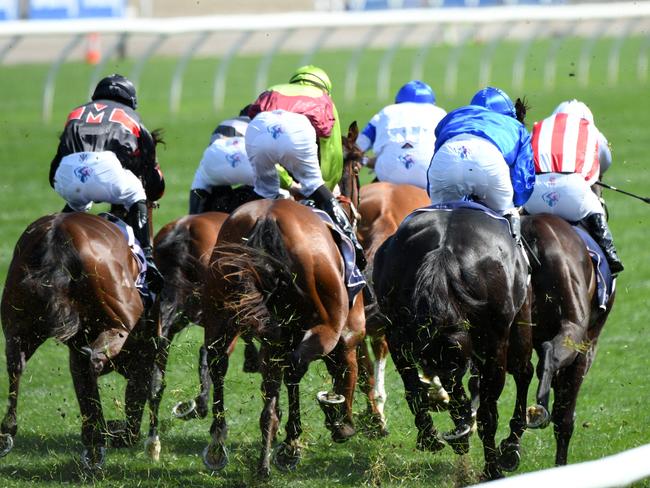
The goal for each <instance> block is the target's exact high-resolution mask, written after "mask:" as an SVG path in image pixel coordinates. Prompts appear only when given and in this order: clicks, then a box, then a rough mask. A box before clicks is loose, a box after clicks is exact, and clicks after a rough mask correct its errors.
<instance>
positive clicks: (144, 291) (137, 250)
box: [98, 212, 156, 308]
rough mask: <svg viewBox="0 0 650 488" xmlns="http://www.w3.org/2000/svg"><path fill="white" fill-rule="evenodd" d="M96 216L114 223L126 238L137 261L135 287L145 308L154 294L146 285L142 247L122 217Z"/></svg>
mask: <svg viewBox="0 0 650 488" xmlns="http://www.w3.org/2000/svg"><path fill="white" fill-rule="evenodd" d="M98 217H101V218H103V219H105V220H107V221H109V222H111V223H112V224H115V225H116V226H117V228H118V229H119V230H120V232H121V233H122V235H123V236H124V238H125V239H126V243H127V245H128V246H129V249H130V250H131V254H132V255H133V257H134V258H135V261H136V263H138V276H137V277H136V279H135V287H136V288H137V290H138V292H139V293H140V297H141V298H142V302H143V303H144V306H145V308H148V307H149V306H151V305H152V304H153V302H154V301H155V299H156V295H155V293H153V292H152V291H151V290H150V289H149V287H148V286H147V281H146V276H147V260H146V259H145V257H144V251H143V250H142V247H140V243H139V242H138V240H137V239H136V238H135V235H134V234H133V229H132V228H131V226H130V225H128V224H127V223H126V222H124V221H123V220H122V219H120V218H119V217H116V216H115V215H113V214H111V213H108V212H102V213H100V214H98Z"/></svg>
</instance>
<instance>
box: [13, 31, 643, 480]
mask: <svg viewBox="0 0 650 488" xmlns="http://www.w3.org/2000/svg"><path fill="white" fill-rule="evenodd" d="M609 42H610V41H600V42H599V43H598V44H597V45H596V48H595V49H594V51H593V53H594V54H593V56H594V59H593V60H592V63H591V84H590V85H589V86H588V87H582V86H580V85H579V83H578V81H577V79H576V77H575V71H576V70H575V64H576V61H577V59H578V56H579V52H580V47H581V44H580V43H579V42H578V41H575V40H569V41H567V42H565V43H564V44H563V48H562V50H561V51H560V55H559V58H558V77H557V83H556V86H555V88H554V89H553V90H552V91H548V90H545V89H544V87H543V84H542V77H543V63H544V59H545V55H546V53H547V50H548V43H545V42H539V43H536V44H535V45H534V46H533V49H532V50H531V52H530V54H529V57H528V58H527V72H526V87H525V90H524V93H523V94H525V95H526V96H527V97H528V100H529V102H530V105H531V107H532V108H531V111H530V113H529V117H528V120H529V121H531V122H532V121H534V120H538V119H540V118H543V117H544V116H546V115H547V114H548V113H549V112H550V111H551V110H552V108H553V107H554V106H555V105H557V103H559V102H560V101H561V100H564V99H569V98H578V99H581V100H583V101H585V102H587V103H588V104H589V105H590V107H591V108H592V109H593V112H594V114H595V118H596V122H597V124H598V126H599V128H600V129H601V130H602V131H603V132H604V133H605V134H606V135H607V137H608V138H609V140H610V142H611V144H612V150H613V154H614V164H613V167H612V168H611V169H610V171H609V172H608V174H607V178H606V181H607V182H608V183H610V184H613V185H614V186H617V187H621V188H624V189H626V190H628V191H631V192H634V193H638V194H641V195H645V194H646V193H647V192H648V188H650V185H649V179H650V176H649V173H648V171H647V169H646V165H647V164H648V162H647V161H646V160H645V158H646V150H647V147H648V143H649V139H650V137H649V135H648V127H649V126H650V115H649V114H648V111H647V104H646V103H645V102H644V101H645V100H646V99H647V90H648V86H647V84H643V83H640V82H638V81H637V79H636V71H635V70H636V65H635V61H636V54H637V51H638V48H639V44H640V41H639V40H638V39H630V40H628V41H627V42H626V43H625V44H624V46H623V50H622V54H621V59H622V62H621V73H620V77H619V82H618V84H617V85H616V86H615V87H611V86H608V85H607V83H606V81H604V80H606V71H605V70H606V54H607V53H608V51H609V47H610V44H609ZM499 49H500V50H499V55H498V56H497V57H496V58H495V62H494V66H493V69H492V78H491V80H490V83H491V84H494V85H496V86H501V87H503V88H505V89H506V90H507V91H509V92H510V94H511V95H512V96H518V95H520V94H518V93H514V92H511V90H509V85H510V76H511V75H510V74H511V68H510V66H511V62H512V59H513V58H514V55H515V52H516V49H517V47H516V46H515V45H510V44H503V45H502V46H501V47H500V48H499ZM482 51H483V46H481V45H474V46H469V47H468V48H467V50H466V51H465V53H464V55H463V57H462V58H461V64H460V69H459V77H458V78H459V81H458V87H457V90H456V93H457V95H455V96H453V97H450V96H447V95H446V94H445V93H444V92H442V81H443V75H442V73H444V66H445V62H446V60H447V56H448V53H449V49H448V48H445V47H440V48H434V49H432V50H431V51H430V53H429V54H428V58H427V62H426V63H425V66H426V70H425V76H424V79H425V80H426V81H427V82H429V83H430V84H431V85H432V86H433V87H434V89H436V91H437V92H438V104H439V105H441V106H442V107H444V108H446V109H448V110H450V109H453V108H454V107H456V106H458V105H461V104H463V103H466V102H467V100H469V99H470V97H471V95H472V94H473V93H474V91H475V90H476V89H477V88H478V86H477V84H476V83H477V82H476V80H477V79H478V62H477V60H478V59H480V56H481V53H482ZM381 55H382V53H379V52H372V51H370V52H367V53H366V54H365V55H364V57H363V59H362V66H361V71H360V77H359V86H358V90H357V92H358V98H357V100H356V101H355V102H354V103H351V104H345V102H344V98H343V93H342V91H341V90H342V87H343V80H344V75H345V69H346V65H347V59H348V58H349V56H350V53H348V52H325V53H320V54H319V55H318V56H317V58H316V59H315V62H316V63H317V64H319V65H321V66H323V67H324V68H325V69H326V70H327V71H328V72H329V73H330V75H331V77H332V80H333V82H334V98H335V101H336V102H337V105H338V108H339V112H340V114H341V119H342V125H343V126H344V127H347V125H348V124H349V123H350V122H351V121H352V120H358V121H359V123H360V124H361V125H362V126H363V125H364V124H365V123H366V122H367V121H368V120H369V118H370V117H371V116H372V115H373V114H374V113H375V112H376V111H377V110H379V108H381V106H383V104H385V103H387V102H388V100H383V101H377V100H376V97H375V84H376V80H375V76H374V73H376V72H377V68H378V66H379V61H380V59H381ZM414 55H415V51H412V50H401V51H400V52H399V53H398V55H397V56H396V58H395V59H396V61H395V63H394V67H393V76H392V92H394V91H395V90H396V89H397V88H398V87H399V86H400V85H401V84H402V83H404V82H406V81H408V79H407V78H406V77H407V76H408V73H409V72H410V69H409V68H410V62H411V60H412V57H413V56H414ZM298 60H299V57H298V56H291V55H283V56H280V57H278V58H276V59H275V60H274V62H273V65H272V68H271V72H270V76H269V80H270V82H271V83H276V82H281V81H284V80H285V79H286V78H287V77H288V74H289V73H290V72H291V71H292V69H293V68H294V67H295V66H296V64H297V63H298ZM341 60H344V62H341ZM257 62H258V60H257V59H255V58H242V59H237V60H235V61H234V62H233V66H232V68H231V74H230V76H229V80H228V91H227V101H226V106H225V108H224V110H223V111H220V112H219V113H214V110H213V109H212V102H211V90H212V79H213V76H214V67H215V60H201V59H199V60H194V61H192V62H191V64H190V66H189V69H188V72H187V74H186V76H185V90H184V94H183V98H182V104H181V111H180V113H179V114H178V115H176V116H172V115H171V114H170V113H169V109H168V93H169V86H170V81H171V77H172V73H173V71H174V65H175V60H170V59H164V58H160V59H153V60H151V61H150V63H149V64H148V65H147V67H146V70H145V73H144V75H143V78H142V80H141V84H140V90H139V93H140V96H139V99H140V107H141V110H140V111H141V114H142V116H143V119H144V121H145V123H146V125H147V126H148V127H149V128H150V129H153V128H156V127H164V128H165V129H166V134H167V136H166V141H167V145H166V146H165V147H163V149H162V150H161V151H160V155H159V157H160V161H161V164H162V166H163V169H164V171H165V174H166V177H167V182H168V190H167V192H166V195H165V196H164V198H163V199H162V200H161V207H160V209H159V210H157V211H156V213H155V223H156V228H160V227H161V226H162V225H163V224H164V223H166V222H168V221H170V220H172V219H174V218H176V217H178V216H180V215H183V214H184V213H185V212H186V210H187V194H188V190H189V184H190V182H191V180H192V177H193V174H194V170H195V168H196V165H197V164H198V161H199V159H200V157H201V154H202V151H203V149H204V148H205V145H206V144H207V141H208V138H209V134H210V132H211V131H212V129H213V128H214V126H215V124H216V122H217V121H218V120H221V119H224V118H227V117H229V116H231V115H233V114H234V113H236V112H237V111H238V110H239V108H240V107H242V106H243V105H245V104H246V103H248V102H249V101H250V100H251V99H252V97H254V95H255V94H254V93H253V83H254V81H253V78H254V76H252V75H251V73H254V72H255V67H256V64H257ZM130 68H131V63H130V61H129V60H126V61H118V62H111V63H109V65H108V67H107V71H118V72H124V73H128V72H129V71H130ZM47 69H48V67H47V66H44V65H23V66H3V69H2V76H0V94H1V95H0V106H1V107H2V111H1V113H0V133H1V134H2V136H1V138H0V167H1V168H2V178H1V179H0V275H1V276H5V274H6V270H7V266H8V264H9V262H10V260H11V254H12V252H13V246H14V244H15V242H16V240H17V239H18V236H19V235H20V233H21V232H22V231H23V230H24V229H25V227H26V226H27V225H28V224H29V223H30V222H31V221H33V220H35V219H36V218H37V217H39V216H41V215H43V214H46V213H51V212H54V211H57V210H58V209H60V208H61V207H62V205H63V202H62V201H61V200H60V198H59V197H58V195H56V194H55V193H54V192H53V191H52V190H51V189H50V188H49V186H48V183H47V174H48V169H49V161H50V159H51V157H52V156H53V154H54V152H55V149H56V144H57V135H58V133H59V132H60V130H61V129H62V124H63V121H64V120H65V116H66V114H67V112H68V111H69V110H70V109H71V108H72V107H73V106H75V105H77V104H81V103H84V102H85V101H86V94H87V89H88V86H87V83H88V81H87V80H88V78H89V75H90V73H91V68H89V67H88V66H85V65H82V64H73V63H71V64H68V65H65V66H64V67H63V69H62V71H61V73H60V74H59V77H58V84H57V93H56V98H55V104H54V117H53V122H52V123H51V124H44V123H43V122H42V121H41V100H42V81H43V80H45V77H46V74H47ZM27 80H29V82H27ZM366 177H367V176H366ZM606 197H607V200H608V203H609V208H610V214H611V216H612V217H611V227H612V231H613V233H614V237H615V241H616V244H617V246H618V247H619V250H620V255H621V257H622V259H623V261H624V263H625V265H626V268H627V269H626V271H625V272H624V273H623V274H622V276H621V278H620V280H619V282H618V297H617V303H616V305H615V307H614V311H613V313H612V314H611V316H610V319H609V321H608V324H607V325H606V327H605V329H604V332H603V334H602V336H601V341H600V345H599V353H598V358H597V360H596V361H595V364H594V366H593V368H592V371H591V372H590V373H589V375H588V376H587V379H586V381H585V383H584V385H583V388H582V392H581V397H580V399H579V402H578V407H577V420H576V430H575V433H574V436H573V440H572V443H571V448H570V462H578V461H584V460H591V459H597V458H600V457H602V456H606V455H608V454H613V453H616V452H619V451H621V450H624V449H628V448H631V447H635V446H638V445H640V444H643V443H645V442H648V439H650V427H649V426H648V425H650V423H649V422H648V420H650V415H649V414H648V413H647V412H648V410H647V407H646V405H647V402H648V400H649V399H650V387H649V386H648V382H647V380H646V367H647V364H648V362H647V359H646V355H647V351H648V350H649V348H650V339H649V336H650V334H648V332H649V330H648V322H647V310H648V288H649V287H650V266H649V265H648V264H647V256H648V254H647V248H646V247H645V246H646V244H644V239H645V238H647V231H646V228H645V225H647V223H648V212H650V209H649V208H648V207H647V206H646V205H645V204H643V203H642V202H639V201H637V200H633V199H631V198H629V197H626V196H623V195H619V194H616V193H612V192H609V193H606ZM201 339H202V331H201V330H200V329H198V328H196V327H194V328H191V329H189V330H187V331H185V332H183V333H182V334H180V336H179V337H178V338H177V340H176V342H175V343H174V345H173V347H172V355H171V358H170V363H169V376H168V388H167V391H166V395H165V398H164V400H163V405H162V409H161V412H162V413H163V419H164V430H163V436H162V442H163V452H162V461H161V462H160V463H158V464H153V463H152V462H151V461H149V460H148V459H147V458H146V456H145V454H144V451H143V449H141V448H140V447H134V448H131V449H126V450H109V455H108V460H107V465H106V473H107V475H106V479H104V480H84V479H83V478H81V477H80V475H79V472H78V469H77V459H78V455H79V451H80V440H79V430H80V418H79V410H78V406H77V403H76V399H75V396H74V390H73V388H72V382H71V379H70V375H69V373H68V371H67V369H68V368H67V350H66V348H65V347H64V346H62V345H59V344H56V343H54V342H53V341H49V342H48V343H47V344H46V345H44V346H43V347H41V349H39V351H37V353H36V354H35V356H34V357H33V358H32V359H31V360H30V362H29V363H28V365H27V368H26V370H25V374H24V376H23V383H22V388H21V397H20V402H19V407H18V421H19V432H18V436H17V439H16V447H15V449H14V451H12V452H11V453H10V454H9V455H8V456H7V457H6V458H3V459H1V460H0V485H1V486H8V487H13V486H59V485H68V484H75V485H76V484H79V483H87V484H94V485H97V486H107V487H108V486H111V487H114V486H249V485H255V484H263V485H264V486H288V485H290V486H297V487H300V486H305V487H307V486H313V485H315V484H318V485H319V486H322V487H327V486H359V485H382V486H391V487H392V486H414V487H415V486H421V485H423V484H425V483H426V484H432V485H435V486H458V485H464V484H467V483H471V482H475V481H477V476H478V473H480V470H481V468H482V463H483V458H482V448H481V444H480V441H479V440H478V438H477V437H474V438H473V439H472V449H471V452H470V454H469V455H468V456H465V457H463V458H459V457H457V456H455V455H454V454H453V453H452V452H451V450H450V449H445V450H444V451H442V452H441V453H438V454H436V455H431V454H428V453H422V452H419V451H417V450H415V437H416V431H415V428H414V427H413V419H412V416H411V414H410V413H409V411H408V408H407V406H406V402H405V401H404V398H403V387H402V384H401V381H400V379H399V377H398V375H397V374H396V372H395V370H394V368H393V367H392V365H390V366H389V369H388V374H387V389H388V391H389V398H388V403H387V406H386V411H387V414H388V418H389V428H390V431H391V434H390V436H388V437H387V438H385V439H380V440H368V439H367V438H366V437H364V436H363V435H358V436H356V437H355V438H354V439H352V440H351V441H350V442H348V443H347V444H344V445H338V444H333V443H332V442H331V441H330V439H329V435H328V432H327V430H326V429H325V427H324V426H323V418H322V414H321V412H320V409H319V408H318V406H317V404H316V402H315V399H314V395H315V393H316V392H317V391H319V390H320V389H323V388H326V387H327V386H328V384H329V382H330V380H329V378H328V375H327V373H326V370H325V368H324V365H322V364H320V363H315V364H314V365H312V367H311V368H310V371H309V373H308V375H307V377H306V379H305V381H304V383H303V385H304V386H303V388H302V405H303V425H304V435H303V439H304V441H305V444H306V446H307V447H306V449H305V452H304V459H303V462H302V464H301V465H300V466H299V468H298V470H297V471H296V472H295V473H288V474H284V473H280V472H278V471H274V472H273V474H272V479H271V480H270V481H268V482H265V483H258V482H257V481H256V480H255V478H254V468H255V465H256V459H257V455H258V444H259V428H258V418H259V413H260V409H261V400H260V395H259V376H258V375H245V374H243V373H241V357H240V351H237V352H236V354H235V358H234V361H233V362H232V364H231V369H230V372H229V375H228V378H227V383H226V392H227V393H226V395H227V396H226V407H227V409H228V421H229V425H230V440H229V444H230V447H231V462H230V465H229V466H228V467H227V468H226V469H225V470H224V471H223V472H221V473H219V474H217V475H215V476H214V477H212V476H210V474H209V473H208V472H206V470H205V469H204V467H203V464H202V462H201V458H200V453H201V451H202V449H203V447H205V445H206V444H207V442H208V440H209V434H208V428H209V420H201V421H192V422H190V423H183V422H181V421H174V420H172V419H171V415H170V414H169V412H170V409H171V406H172V405H173V404H174V403H175V402H176V401H178V400H180V399H186V398H188V397H191V396H193V395H194V394H195V393H196V387H197V385H196V379H195V378H196V357H197V356H196V353H197V350H198V345H199V343H200V341H201ZM0 351H2V352H3V351H4V347H3V345H0ZM2 356H4V354H2ZM101 385H102V398H103V404H104V409H105V414H106V417H107V418H115V417H118V416H120V417H121V416H122V410H123V392H124V381H123V380H122V379H121V378H120V377H118V376H116V375H109V376H107V377H104V378H102V380H101ZM535 386H536V382H534V383H533V385H532V387H531V391H530V393H529V401H532V399H533V395H534V388H535ZM513 390H514V388H513V384H512V381H511V380H508V384H507V385H506V389H505V391H504V394H503V396H502V398H501V400H500V413H501V419H502V421H501V426H500V430H499V438H501V437H503V435H504V433H505V431H506V429H507V421H506V419H507V418H508V417H509V415H510V413H511V410H512V406H513ZM6 391H7V377H6V373H4V372H0V392H3V393H2V394H3V395H4V394H6V393H5V392H6ZM363 402H364V400H363V398H360V397H359V398H358V399H357V408H356V410H357V411H358V412H360V411H361V410H362V409H363V408H364V403H363ZM283 404H284V405H286V399H284V397H283ZM146 421H147V419H146V415H145V424H146ZM435 421H436V422H437V423H438V425H439V427H440V428H442V429H445V428H448V427H450V422H449V420H448V416H447V415H446V414H439V415H436V416H435ZM143 432H145V431H144V429H143ZM554 450H555V446H554V441H553V434H552V429H551V428H549V429H546V430H544V431H529V432H527V433H526V435H525V436H524V439H523V456H522V465H521V467H520V470H519V472H525V471H532V470H538V469H542V468H546V467H550V466H552V464H553V459H554Z"/></svg>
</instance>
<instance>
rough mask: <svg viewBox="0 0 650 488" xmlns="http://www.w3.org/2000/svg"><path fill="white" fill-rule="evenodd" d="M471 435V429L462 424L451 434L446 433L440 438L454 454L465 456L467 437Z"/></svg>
mask: <svg viewBox="0 0 650 488" xmlns="http://www.w3.org/2000/svg"><path fill="white" fill-rule="evenodd" d="M471 434H472V427H471V426H470V425H468V424H462V425H460V426H458V427H456V429H454V430H452V431H451V432H446V433H445V434H443V435H442V438H443V439H444V440H445V441H447V443H448V444H449V445H450V446H451V448H452V449H453V450H454V452H455V453H456V454H467V453H468V452H469V436H470V435H471Z"/></svg>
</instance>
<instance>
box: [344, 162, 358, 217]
mask: <svg viewBox="0 0 650 488" xmlns="http://www.w3.org/2000/svg"><path fill="white" fill-rule="evenodd" d="M357 165H358V163H357V160H356V159H353V158H350V157H346V159H345V160H344V161H343V174H342V176H341V180H340V181H339V189H340V190H341V196H340V197H339V201H340V202H341V203H342V204H343V205H342V206H343V209H344V210H345V212H346V213H347V214H348V218H349V219H350V221H351V222H352V221H353V220H354V219H356V218H357V213H358V211H357V210H358V208H359V172H358V170H357V171H355V170H356V169H357Z"/></svg>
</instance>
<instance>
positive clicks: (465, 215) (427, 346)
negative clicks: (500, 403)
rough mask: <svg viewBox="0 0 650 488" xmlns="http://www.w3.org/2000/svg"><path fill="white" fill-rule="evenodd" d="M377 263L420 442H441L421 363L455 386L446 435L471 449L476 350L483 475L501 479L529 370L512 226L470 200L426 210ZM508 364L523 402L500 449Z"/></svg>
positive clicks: (524, 299)
mask: <svg viewBox="0 0 650 488" xmlns="http://www.w3.org/2000/svg"><path fill="white" fill-rule="evenodd" d="M374 267H375V269H374V273H373V278H374V280H373V282H374V286H375V291H376V293H377V300H378V302H379V306H380V309H381V311H382V312H383V313H384V314H385V315H386V316H387V317H388V320H389V321H390V325H389V326H388V327H386V334H387V339H388V344H389V347H390V352H391V356H392V358H393V361H394V363H395V366H396V367H397V370H398V371H399V373H400V376H401V377H402V381H403V382H404V387H405V390H406V400H407V402H408V404H409V408H410V409H411V412H413V414H414V415H415V425H416V427H417V429H418V438H417V447H418V448H419V449H421V450H430V451H434V452H435V451H437V450H439V449H442V448H443V447H444V443H442V442H441V440H440V439H439V438H438V436H437V432H436V429H435V427H434V425H433V423H432V420H431V416H430V413H429V412H430V410H431V406H430V401H429V398H428V387H427V385H426V384H424V383H423V382H422V381H421V380H420V378H419V374H418V373H419V369H418V367H420V368H421V370H422V372H423V373H424V375H425V376H427V377H432V376H434V375H438V376H439V377H440V380H441V382H442V385H443V387H444V388H445V389H446V390H447V391H448V392H449V395H450V397H451V400H450V404H449V410H450V413H451V416H452V419H453V421H454V424H455V426H456V427H455V430H454V431H453V432H451V433H449V434H446V435H445V436H444V437H445V439H446V440H447V441H448V442H449V443H450V444H451V446H452V447H453V448H454V450H455V451H456V452H457V453H465V452H467V450H468V448H469V435H470V426H471V423H472V420H471V408H470V401H469V399H468V398H467V396H466V393H465V388H464V386H463V382H462V378H463V375H464V374H465V372H466V370H467V368H468V364H469V359H470V357H471V358H472V362H473V363H474V365H475V367H476V369H477V370H478V374H479V380H480V381H479V389H480V406H479V409H478V414H477V420H478V428H479V435H480V437H481V439H482V441H483V448H484V456H485V469H484V476H485V477H486V478H489V479H493V478H497V477H500V476H501V470H502V469H505V468H508V469H512V468H514V467H516V463H517V460H518V450H519V438H520V437H521V435H522V434H523V431H524V429H525V426H526V420H525V414H526V395H527V392H528V385H529V383H530V380H531V378H532V374H533V369H532V364H531V362H530V356H531V352H532V345H531V337H530V334H531V332H530V306H529V299H530V291H529V287H528V285H527V265H526V263H525V260H524V257H523V254H522V253H521V252H520V251H518V249H517V247H516V245H515V243H514V241H513V239H512V238H511V236H510V232H509V230H508V227H507V225H506V224H505V223H504V222H502V221H500V220H497V219H495V218H493V217H492V216H490V215H488V214H486V213H484V212H482V211H478V210H473V209H467V208H457V209H454V210H435V211H425V212H420V213H417V214H415V215H413V216H411V217H409V218H408V219H407V220H405V221H404V222H403V223H402V225H401V226H400V227H399V229H398V230H397V232H396V233H395V234H394V235H393V236H392V237H390V238H388V239H387V240H386V241H385V242H384V244H383V245H382V246H381V247H380V248H379V250H378V251H377V254H376V256H375V261H374ZM506 370H508V371H510V372H511V373H512V374H513V376H514V377H515V381H516V384H517V402H516V406H515V412H514V415H513V418H512V420H511V422H510V427H511V434H510V436H509V437H508V438H507V439H506V440H505V441H504V442H502V444H501V448H500V450H497V448H496V445H495V434H496V430H497V424H498V410H497V400H498V398H499V396H500V394H501V391H502V389H503V386H504V382H505V374H506ZM500 463H501V464H503V465H505V468H504V467H502V465H501V464H500ZM513 464H515V466H512V465H513Z"/></svg>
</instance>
